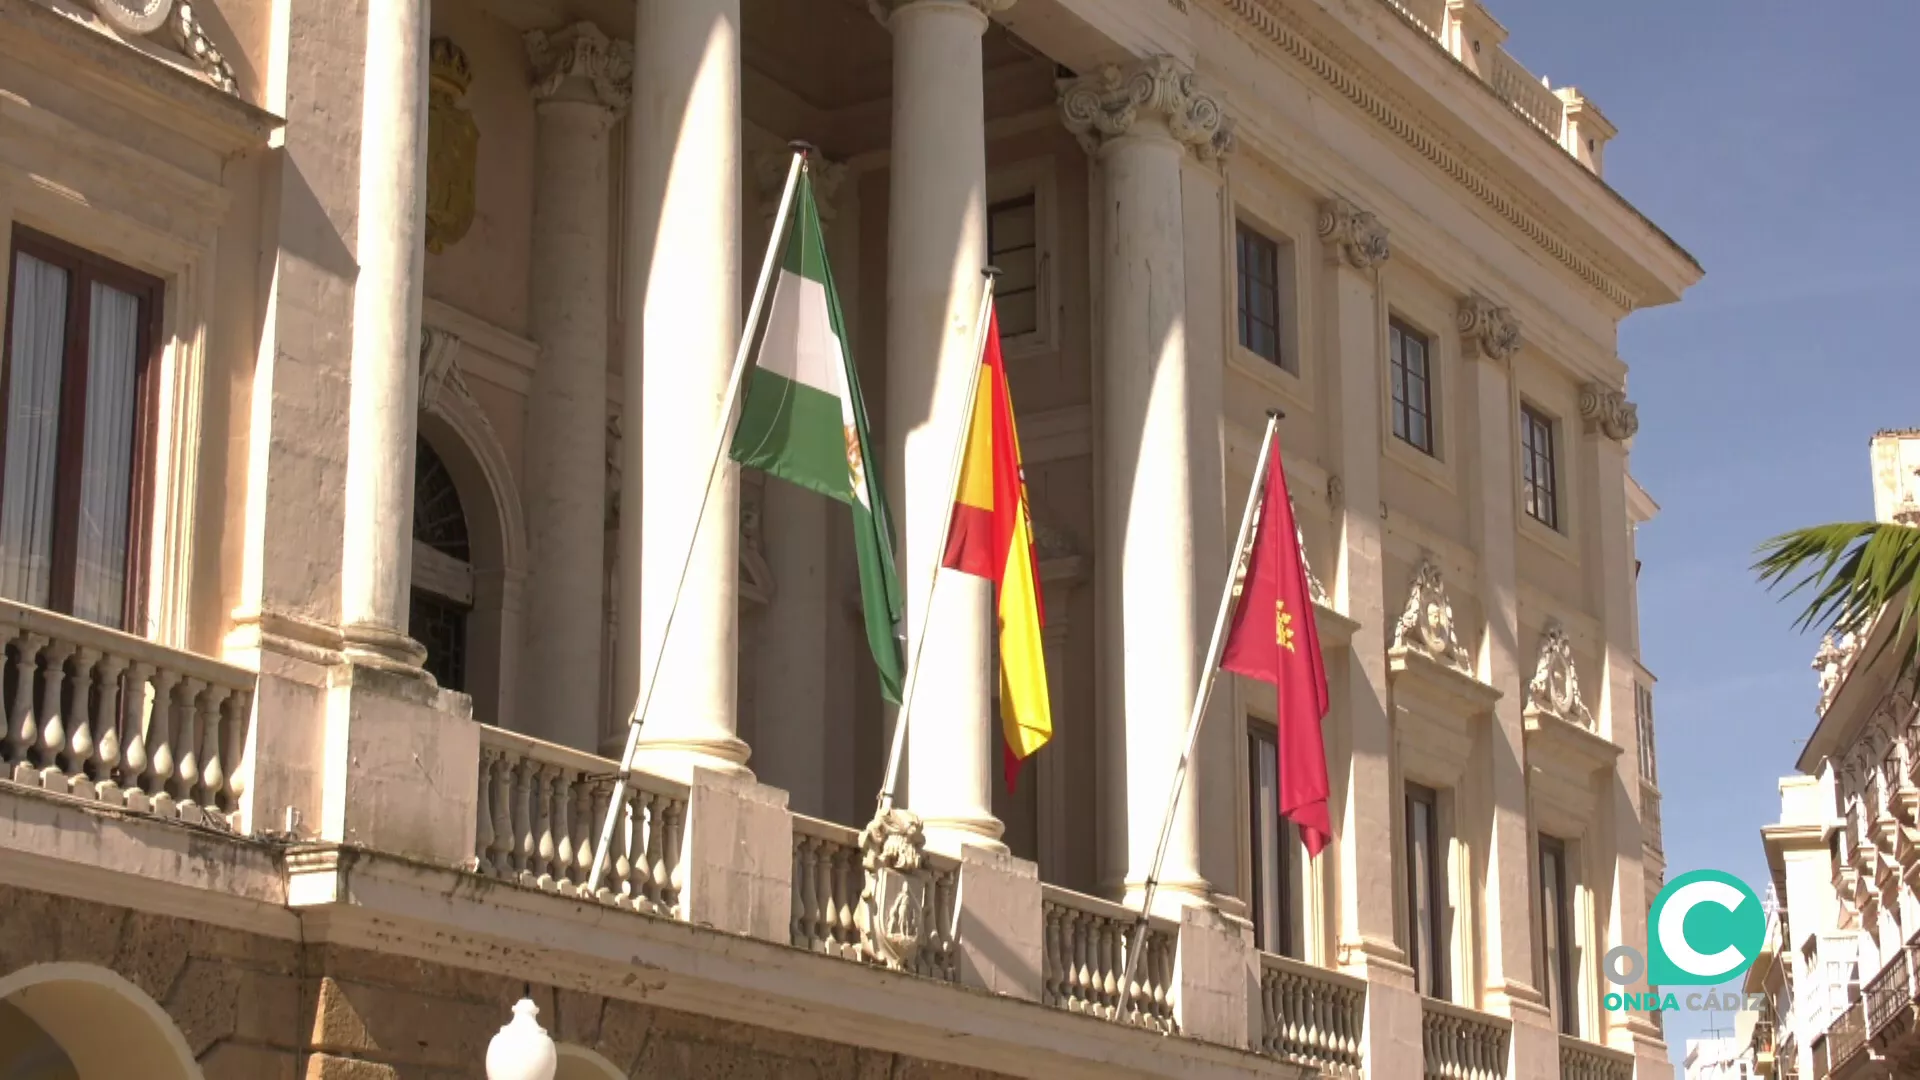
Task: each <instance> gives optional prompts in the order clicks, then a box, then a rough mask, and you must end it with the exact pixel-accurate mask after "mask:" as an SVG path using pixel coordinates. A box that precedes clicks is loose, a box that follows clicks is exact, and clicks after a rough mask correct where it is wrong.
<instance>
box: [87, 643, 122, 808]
mask: <svg viewBox="0 0 1920 1080" xmlns="http://www.w3.org/2000/svg"><path fill="white" fill-rule="evenodd" d="M95 670H97V671H98V672H99V674H100V693H99V694H97V695H96V696H95V698H94V707H93V708H94V712H93V715H94V722H93V738H94V756H93V772H92V776H93V781H94V783H93V797H94V798H96V799H99V800H100V801H101V802H106V803H117V802H120V801H121V799H122V796H121V794H120V784H119V781H118V779H117V777H118V775H119V770H120V676H121V675H122V674H123V673H125V671H126V670H127V661H126V659H125V658H124V657H119V656H113V655H108V656H105V657H102V658H101V660H100V664H99V667H98V668H96V669H95Z"/></svg>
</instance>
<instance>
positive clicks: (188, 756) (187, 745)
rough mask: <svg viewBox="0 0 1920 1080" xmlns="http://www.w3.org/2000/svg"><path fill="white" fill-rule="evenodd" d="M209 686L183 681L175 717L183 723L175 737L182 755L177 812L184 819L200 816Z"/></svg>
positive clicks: (177, 781)
mask: <svg viewBox="0 0 1920 1080" xmlns="http://www.w3.org/2000/svg"><path fill="white" fill-rule="evenodd" d="M206 685H207V683H206V680H204V679H194V678H186V679H182V680H181V686H180V697H181V701H180V706H179V711H178V712H177V713H175V714H174V715H175V716H177V717H178V718H179V723H180V726H179V728H178V729H177V730H176V731H175V732H174V735H173V741H174V744H175V746H176V750H175V753H177V754H179V755H180V768H179V772H178V774H177V775H176V776H175V777H174V784H175V785H176V786H175V790H176V791H178V792H179V795H178V800H179V806H178V810H177V811H176V812H177V813H178V814H179V815H180V816H181V817H182V818H194V817H198V816H199V810H200V804H199V803H198V802H196V801H195V800H194V797H193V796H194V790H195V789H196V788H197V787H199V784H200V745H199V744H200V739H199V735H200V692H201V691H202V690H203V689H204V688H205V687H206Z"/></svg>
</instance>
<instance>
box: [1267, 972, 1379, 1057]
mask: <svg viewBox="0 0 1920 1080" xmlns="http://www.w3.org/2000/svg"><path fill="white" fill-rule="evenodd" d="M1260 1004H1261V1009H1260V1012H1261V1015H1262V1016H1263V1017H1264V1018H1265V1024H1264V1026H1263V1028H1262V1030H1261V1032H1260V1033H1259V1038H1260V1049H1261V1050H1263V1051H1265V1052H1266V1053H1269V1054H1276V1055H1279V1056H1282V1057H1288V1058H1292V1059H1294V1060H1296V1061H1306V1062H1311V1063H1312V1064H1314V1065H1316V1066H1318V1067H1319V1069H1320V1072H1321V1075H1323V1076H1332V1077H1359V1076H1360V1075H1362V1072H1361V1070H1362V1069H1363V1067H1364V1066H1365V1064H1366V1055H1365V1043H1364V1041H1363V1035H1364V1028H1365V1026H1366V1011H1367V984H1366V982H1365V981H1364V980H1362V979H1356V978H1354V977H1353V976H1351V975H1346V974H1343V973H1341V972H1338V971H1328V970H1326V969H1324V968H1317V967H1313V966H1312V965H1310V964H1303V963H1300V962H1299V961H1297V960H1289V959H1287V958H1286V957H1284V956H1275V955H1273V954H1272V953H1261V954H1260Z"/></svg>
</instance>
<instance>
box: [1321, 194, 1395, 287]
mask: <svg viewBox="0 0 1920 1080" xmlns="http://www.w3.org/2000/svg"><path fill="white" fill-rule="evenodd" d="M1314 225H1315V229H1316V231H1318V232H1319V234H1320V239H1322V240H1324V241H1326V243H1327V244H1328V248H1329V251H1330V253H1331V254H1333V256H1334V257H1335V258H1338V259H1343V260H1345V261H1346V263H1347V265H1349V266H1352V267H1353V268H1354V269H1356V270H1368V269H1372V268H1373V267H1375V266H1378V265H1380V264H1381V263H1384V262H1386V261H1387V259H1388V258H1390V257H1392V255H1393V248H1392V246H1391V245H1389V244H1388V242H1387V227H1386V226H1385V225H1382V224H1381V223H1380V219H1379V218H1378V217H1375V216H1374V214H1373V212H1372V211H1371V210H1362V209H1360V208H1359V207H1358V206H1355V205H1354V204H1352V203H1350V202H1348V201H1347V200H1345V199H1338V198H1335V199H1328V200H1326V201H1325V202H1323V203H1321V204H1320V213H1319V216H1318V218H1317V219H1316V220H1315V222H1314Z"/></svg>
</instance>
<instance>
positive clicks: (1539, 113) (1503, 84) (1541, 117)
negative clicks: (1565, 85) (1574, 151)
mask: <svg viewBox="0 0 1920 1080" xmlns="http://www.w3.org/2000/svg"><path fill="white" fill-rule="evenodd" d="M1487 85H1489V86H1491V87H1493V92H1494V93H1496V94H1499V95H1500V96H1501V97H1502V98H1505V99H1506V102H1507V104H1509V105H1511V106H1513V108H1514V111H1515V112H1518V113H1519V114H1520V115H1521V116H1524V117H1526V118H1527V122H1528V123H1530V124H1532V125H1533V126H1534V127H1537V128H1539V129H1540V130H1541V131H1542V132H1544V133H1546V135H1547V137H1548V138H1551V139H1552V140H1553V141H1555V142H1559V141H1560V128H1561V125H1562V124H1564V123H1565V121H1566V103H1565V102H1562V101H1561V100H1560V99H1559V98H1558V97H1556V96H1555V95H1554V92H1553V91H1552V90H1549V89H1547V87H1546V84H1545V83H1542V82H1541V81H1540V80H1539V78H1537V77H1536V76H1535V75H1534V74H1533V72H1531V71H1528V70H1527V69H1526V67H1525V66H1523V65H1522V64H1521V63H1520V61H1518V60H1515V59H1514V58H1513V57H1512V56H1510V55H1508V53H1507V51H1506V50H1505V49H1502V48H1498V47H1496V48H1495V49H1494V50H1493V62H1492V71H1491V74H1490V76H1489V77H1488V79H1487Z"/></svg>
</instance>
